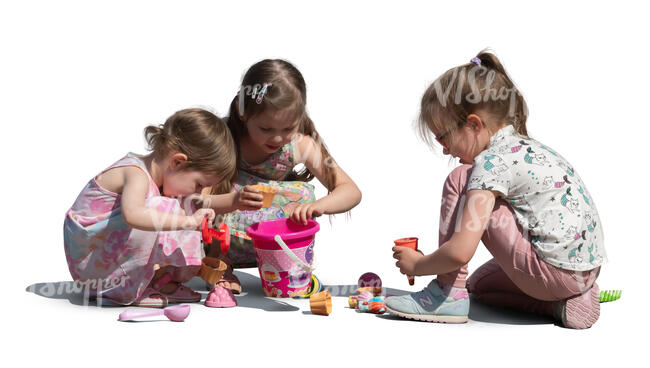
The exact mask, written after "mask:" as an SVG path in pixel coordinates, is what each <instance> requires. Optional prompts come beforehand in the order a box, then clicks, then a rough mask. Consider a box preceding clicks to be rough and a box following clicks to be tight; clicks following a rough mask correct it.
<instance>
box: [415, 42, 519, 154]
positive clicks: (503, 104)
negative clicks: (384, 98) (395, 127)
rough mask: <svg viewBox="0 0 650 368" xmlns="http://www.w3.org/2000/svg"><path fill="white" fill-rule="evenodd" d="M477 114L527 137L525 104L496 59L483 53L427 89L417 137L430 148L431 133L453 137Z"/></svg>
mask: <svg viewBox="0 0 650 368" xmlns="http://www.w3.org/2000/svg"><path fill="white" fill-rule="evenodd" d="M479 112H481V113H485V114H488V115H489V119H487V120H488V121H493V122H496V123H497V124H503V123H505V124H506V125H508V124H509V125H512V126H514V129H515V131H516V132H517V133H518V134H519V135H521V136H523V137H528V131H527V129H526V118H527V116H528V107H527V105H526V101H525V100H524V97H523V96H522V94H521V92H520V91H519V89H517V87H516V86H515V84H514V83H513V82H512V79H510V76H509V75H508V73H507V72H506V70H505V68H504V67H503V65H502V64H501V62H500V61H499V59H498V58H497V57H496V55H494V54H493V53H492V52H489V51H486V50H484V51H481V52H479V53H478V55H476V57H475V58H473V59H472V61H470V62H469V63H467V64H463V65H460V66H457V67H455V68H452V69H449V70H448V71H446V72H445V73H443V74H442V75H441V76H440V77H438V79H436V80H435V81H434V82H433V83H432V84H431V85H430V86H429V88H428V89H427V90H426V92H425V93H424V95H423V96H422V101H421V108H420V118H419V123H418V133H419V135H420V137H422V138H423V140H424V141H425V142H426V143H427V144H429V145H430V146H433V141H434V135H433V133H432V129H434V130H436V131H438V132H451V134H452V135H453V132H454V131H455V128H457V127H459V126H460V125H462V124H463V123H464V122H465V121H466V119H467V116H468V115H470V114H477V113H479ZM484 119H485V118H484ZM490 128H493V129H494V128H498V127H490Z"/></svg>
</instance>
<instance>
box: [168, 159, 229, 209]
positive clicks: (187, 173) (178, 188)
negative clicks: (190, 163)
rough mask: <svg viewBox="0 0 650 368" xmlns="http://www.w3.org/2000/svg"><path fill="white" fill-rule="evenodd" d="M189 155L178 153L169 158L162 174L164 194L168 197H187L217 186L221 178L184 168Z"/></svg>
mask: <svg viewBox="0 0 650 368" xmlns="http://www.w3.org/2000/svg"><path fill="white" fill-rule="evenodd" d="M186 161H187V156H185V155H184V154H182V153H176V154H174V155H172V156H171V157H170V158H169V163H168V165H167V169H166V170H164V172H163V175H162V181H163V183H162V187H163V192H164V193H163V195H164V196H166V197H172V198H173V197H178V196H181V197H185V196H189V195H190V194H199V193H201V190H202V189H203V188H206V187H210V186H215V185H217V184H219V183H220V182H221V178H218V177H216V176H214V175H209V174H205V173H202V172H199V171H195V170H184V169H183V165H184V164H185V162H186Z"/></svg>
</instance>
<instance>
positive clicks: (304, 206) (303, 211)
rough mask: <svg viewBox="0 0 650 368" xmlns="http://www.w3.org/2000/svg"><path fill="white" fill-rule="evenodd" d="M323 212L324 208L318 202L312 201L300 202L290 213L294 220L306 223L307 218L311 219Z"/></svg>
mask: <svg viewBox="0 0 650 368" xmlns="http://www.w3.org/2000/svg"><path fill="white" fill-rule="evenodd" d="M323 213H325V209H324V208H323V206H322V205H321V204H320V203H318V202H313V203H301V204H299V205H298V206H296V208H295V209H294V210H293V213H291V219H292V220H293V221H294V222H298V223H302V224H303V225H307V220H308V219H313V218H315V217H318V216H320V215H322V214H323Z"/></svg>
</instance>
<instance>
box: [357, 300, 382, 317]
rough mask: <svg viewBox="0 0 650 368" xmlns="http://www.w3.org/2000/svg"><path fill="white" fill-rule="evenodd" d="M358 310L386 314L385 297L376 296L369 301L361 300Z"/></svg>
mask: <svg viewBox="0 0 650 368" xmlns="http://www.w3.org/2000/svg"><path fill="white" fill-rule="evenodd" d="M357 310H358V311H359V312H367V313H374V314H384V313H385V312H386V307H385V305H384V297H383V296H376V297H374V298H372V299H370V300H368V301H359V306H358V308H357Z"/></svg>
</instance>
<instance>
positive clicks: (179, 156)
mask: <svg viewBox="0 0 650 368" xmlns="http://www.w3.org/2000/svg"><path fill="white" fill-rule="evenodd" d="M186 163H187V155H185V154H184V153H180V152H179V153H174V154H173V155H171V157H170V158H169V168H170V169H172V171H176V170H179V169H182V168H183V166H185V164H186Z"/></svg>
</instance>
